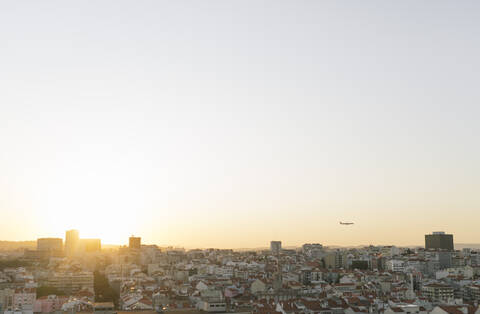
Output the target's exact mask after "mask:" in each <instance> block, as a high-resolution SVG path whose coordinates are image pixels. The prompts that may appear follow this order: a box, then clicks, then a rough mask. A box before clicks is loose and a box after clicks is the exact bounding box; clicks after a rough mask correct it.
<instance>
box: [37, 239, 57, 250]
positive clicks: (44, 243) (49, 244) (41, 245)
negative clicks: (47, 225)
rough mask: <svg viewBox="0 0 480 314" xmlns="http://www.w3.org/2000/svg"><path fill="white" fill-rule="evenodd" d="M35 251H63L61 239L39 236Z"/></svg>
mask: <svg viewBox="0 0 480 314" xmlns="http://www.w3.org/2000/svg"><path fill="white" fill-rule="evenodd" d="M37 251H57V252H58V251H63V239H61V238H39V239H37Z"/></svg>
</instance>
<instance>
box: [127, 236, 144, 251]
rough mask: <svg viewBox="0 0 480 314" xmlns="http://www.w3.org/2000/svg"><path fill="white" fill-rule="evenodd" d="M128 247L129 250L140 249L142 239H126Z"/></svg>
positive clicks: (132, 237)
mask: <svg viewBox="0 0 480 314" xmlns="http://www.w3.org/2000/svg"><path fill="white" fill-rule="evenodd" d="M128 247H129V248H130V249H138V250H139V249H140V248H141V247H142V238H140V237H134V236H131V237H130V238H129V239H128Z"/></svg>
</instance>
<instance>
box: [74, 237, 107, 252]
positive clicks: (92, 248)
mask: <svg viewBox="0 0 480 314" xmlns="http://www.w3.org/2000/svg"><path fill="white" fill-rule="evenodd" d="M79 249H80V251H81V252H86V253H90V252H100V251H101V250H102V241H101V240H100V239H80V241H79Z"/></svg>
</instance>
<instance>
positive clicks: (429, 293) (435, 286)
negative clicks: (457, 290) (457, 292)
mask: <svg viewBox="0 0 480 314" xmlns="http://www.w3.org/2000/svg"><path fill="white" fill-rule="evenodd" d="M422 293H423V295H424V296H425V297H426V298H427V299H428V300H430V301H431V302H435V303H439V302H448V301H450V300H453V297H454V294H453V288H452V287H451V286H449V285H445V284H439V283H432V284H428V285H424V286H423V287H422Z"/></svg>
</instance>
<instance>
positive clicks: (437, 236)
mask: <svg viewBox="0 0 480 314" xmlns="http://www.w3.org/2000/svg"><path fill="white" fill-rule="evenodd" d="M425 249H426V250H445V251H453V250H454V248H453V234H445V232H443V231H437V232H432V234H426V235H425Z"/></svg>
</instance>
